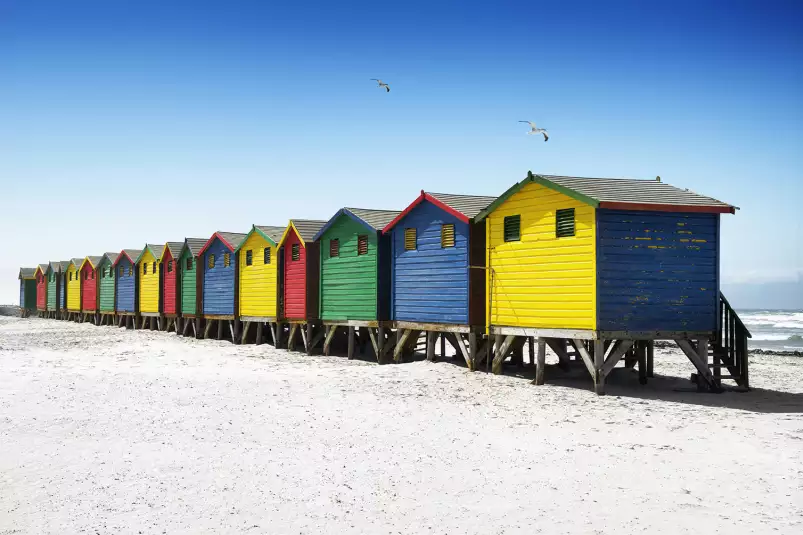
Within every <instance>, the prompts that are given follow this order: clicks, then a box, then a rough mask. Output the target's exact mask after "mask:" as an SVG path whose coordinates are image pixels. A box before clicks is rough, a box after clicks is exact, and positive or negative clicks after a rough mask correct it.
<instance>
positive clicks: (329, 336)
mask: <svg viewBox="0 0 803 535" xmlns="http://www.w3.org/2000/svg"><path fill="white" fill-rule="evenodd" d="M336 328H337V327H336V326H334V325H330V326H329V332H327V333H326V338H325V339H324V341H323V353H324V355H326V356H329V349H330V347H331V345H332V338H333V337H334V336H335V329H336Z"/></svg>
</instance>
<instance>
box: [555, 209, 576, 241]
mask: <svg viewBox="0 0 803 535" xmlns="http://www.w3.org/2000/svg"><path fill="white" fill-rule="evenodd" d="M570 236H574V208H566V209H564V210H558V211H557V212H555V237H557V238H568V237H570Z"/></svg>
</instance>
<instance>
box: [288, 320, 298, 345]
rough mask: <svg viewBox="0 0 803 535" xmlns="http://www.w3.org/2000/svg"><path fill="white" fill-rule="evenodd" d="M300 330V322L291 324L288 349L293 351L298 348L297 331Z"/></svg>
mask: <svg viewBox="0 0 803 535" xmlns="http://www.w3.org/2000/svg"><path fill="white" fill-rule="evenodd" d="M297 330H298V323H291V324H290V334H288V335H287V351H293V350H294V349H295V348H296V331H297Z"/></svg>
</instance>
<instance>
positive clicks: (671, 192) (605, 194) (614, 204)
mask: <svg viewBox="0 0 803 535" xmlns="http://www.w3.org/2000/svg"><path fill="white" fill-rule="evenodd" d="M530 182H536V183H538V184H541V185H543V186H546V187H548V188H550V189H553V190H555V191H558V192H560V193H563V194H564V195H567V196H569V197H571V198H573V199H576V200H578V201H580V202H583V203H586V204H588V205H590V206H593V207H595V208H611V209H616V210H651V211H658V212H703V213H720V214H724V213H729V214H732V213H735V212H736V207H735V206H731V205H730V204H727V203H724V202H722V201H718V200H716V199H714V198H711V197H706V196H705V195H700V194H699V193H695V192H693V191H689V190H688V189H680V188H677V187H675V186H672V185H670V184H667V183H665V182H660V181H658V180H638V179H630V178H580V177H570V176H556V175H534V174H532V173H531V172H528V173H527V178H525V179H524V180H522V181H521V182H519V183H517V184H514V185H513V186H512V187H511V188H509V189H508V190H507V191H506V192H505V193H503V194H502V195H501V196H500V197H499V198H498V199H497V200H496V201H494V202H493V203H492V204H491V205H490V206H488V208H486V209H485V210H483V211H482V212H481V213H480V214H479V215H478V216H477V220H481V219H484V218H485V217H487V216H488V214H490V213H491V212H493V211H494V210H495V209H496V208H497V206H499V205H500V204H502V203H503V202H504V201H505V200H507V199H508V198H509V197H510V196H511V195H513V194H514V193H516V192H517V191H519V190H520V189H521V188H523V187H524V186H526V185H527V184H529V183H530Z"/></svg>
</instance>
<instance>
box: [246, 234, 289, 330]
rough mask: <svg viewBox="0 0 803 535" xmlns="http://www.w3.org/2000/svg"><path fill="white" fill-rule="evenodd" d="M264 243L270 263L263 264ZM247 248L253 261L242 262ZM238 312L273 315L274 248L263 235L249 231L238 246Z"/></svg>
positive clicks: (274, 286) (274, 302) (249, 314)
mask: <svg viewBox="0 0 803 535" xmlns="http://www.w3.org/2000/svg"><path fill="white" fill-rule="evenodd" d="M265 247H269V248H270V249H271V252H270V264H267V265H266V264H265V262H264V259H265V253H264V251H265ZM247 251H251V252H252V254H253V263H252V265H250V266H247V265H246V261H245V259H246V254H247ZM238 254H239V255H240V258H239V262H240V288H239V291H240V315H241V316H262V317H271V318H272V317H275V316H276V290H277V288H276V287H277V285H278V280H277V273H278V269H277V268H278V263H279V258H278V254H277V251H276V248H275V247H273V246H271V244H270V242H268V241H267V240H266V239H265V238H263V237H262V236H260V235H259V233H257V232H253V233H252V234H251V235H250V236H249V237H248V239H247V240H246V241H245V243H244V244H243V246H242V247H241V248H240V251H239V253H238Z"/></svg>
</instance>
